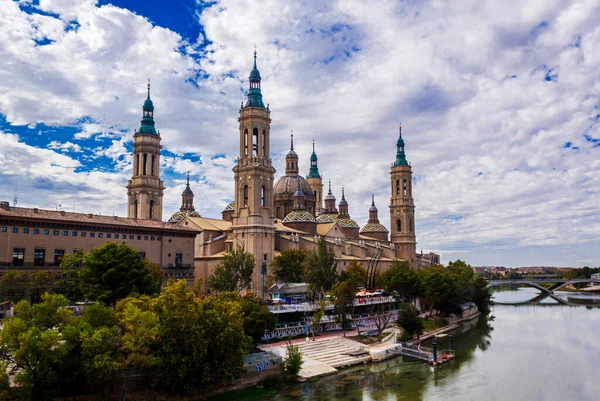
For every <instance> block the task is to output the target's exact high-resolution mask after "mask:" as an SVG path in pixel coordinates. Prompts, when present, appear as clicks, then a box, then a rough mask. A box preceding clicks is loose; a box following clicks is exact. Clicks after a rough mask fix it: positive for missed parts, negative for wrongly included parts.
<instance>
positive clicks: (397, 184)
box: [396, 180, 400, 196]
mask: <svg viewBox="0 0 600 401" xmlns="http://www.w3.org/2000/svg"><path fill="white" fill-rule="evenodd" d="M396 195H397V196H399V195H400V180H396Z"/></svg>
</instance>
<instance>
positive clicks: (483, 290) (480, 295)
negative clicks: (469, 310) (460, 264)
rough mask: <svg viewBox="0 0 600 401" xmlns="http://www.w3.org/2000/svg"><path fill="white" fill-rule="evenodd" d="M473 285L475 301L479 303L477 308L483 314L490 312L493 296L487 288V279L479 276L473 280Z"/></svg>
mask: <svg viewBox="0 0 600 401" xmlns="http://www.w3.org/2000/svg"><path fill="white" fill-rule="evenodd" d="M473 287H474V291H473V302H474V303H475V305H477V310H479V312H481V313H483V314H488V313H489V312H490V303H491V298H492V296H491V294H490V290H489V289H488V288H487V281H486V280H485V279H484V278H483V277H479V276H478V277H476V278H475V280H474V281H473Z"/></svg>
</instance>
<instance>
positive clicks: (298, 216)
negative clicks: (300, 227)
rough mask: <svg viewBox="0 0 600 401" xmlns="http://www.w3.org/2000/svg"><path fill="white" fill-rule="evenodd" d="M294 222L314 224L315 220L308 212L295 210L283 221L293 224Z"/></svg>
mask: <svg viewBox="0 0 600 401" xmlns="http://www.w3.org/2000/svg"><path fill="white" fill-rule="evenodd" d="M294 221H306V222H314V221H315V218H314V217H313V215H312V214H310V213H308V212H307V211H306V210H294V211H293V212H291V213H290V214H288V215H287V216H285V218H284V219H283V221H282V223H284V224H285V223H291V222H294Z"/></svg>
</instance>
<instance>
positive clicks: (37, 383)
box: [0, 294, 72, 401]
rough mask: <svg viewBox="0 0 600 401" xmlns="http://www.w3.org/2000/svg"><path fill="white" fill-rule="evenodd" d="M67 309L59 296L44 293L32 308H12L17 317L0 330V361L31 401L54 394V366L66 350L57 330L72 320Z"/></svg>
mask: <svg viewBox="0 0 600 401" xmlns="http://www.w3.org/2000/svg"><path fill="white" fill-rule="evenodd" d="M66 306H67V300H66V298H65V297H64V296H62V295H48V294H45V295H44V296H43V297H42V302H41V303H40V304H37V305H33V306H32V305H30V304H29V303H28V302H27V301H21V302H19V303H18V304H17V305H16V307H15V311H16V312H17V313H18V315H17V316H14V317H11V318H8V319H6V320H5V321H4V326H3V328H2V330H1V331H0V359H2V360H3V361H4V362H6V363H7V364H8V366H9V367H10V371H11V373H12V374H14V375H15V382H16V383H17V384H19V385H21V386H23V387H24V388H25V389H26V390H28V392H29V393H30V398H31V400H33V401H38V400H52V399H53V398H54V397H55V395H56V394H57V391H58V386H59V384H60V376H59V374H58V371H57V369H56V367H57V365H58V364H59V363H60V362H61V361H62V360H63V358H64V357H65V355H66V354H67V351H68V348H67V346H66V345H65V344H64V343H63V342H62V341H61V335H60V329H61V327H62V326H63V325H65V324H66V323H67V322H68V320H69V319H70V318H71V317H72V315H71V313H70V311H68V310H67V309H66V308H65V307H66Z"/></svg>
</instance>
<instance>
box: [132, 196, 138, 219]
mask: <svg viewBox="0 0 600 401" xmlns="http://www.w3.org/2000/svg"><path fill="white" fill-rule="evenodd" d="M133 217H134V218H135V219H137V218H138V200H137V199H136V200H135V203H134V205H133Z"/></svg>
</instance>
